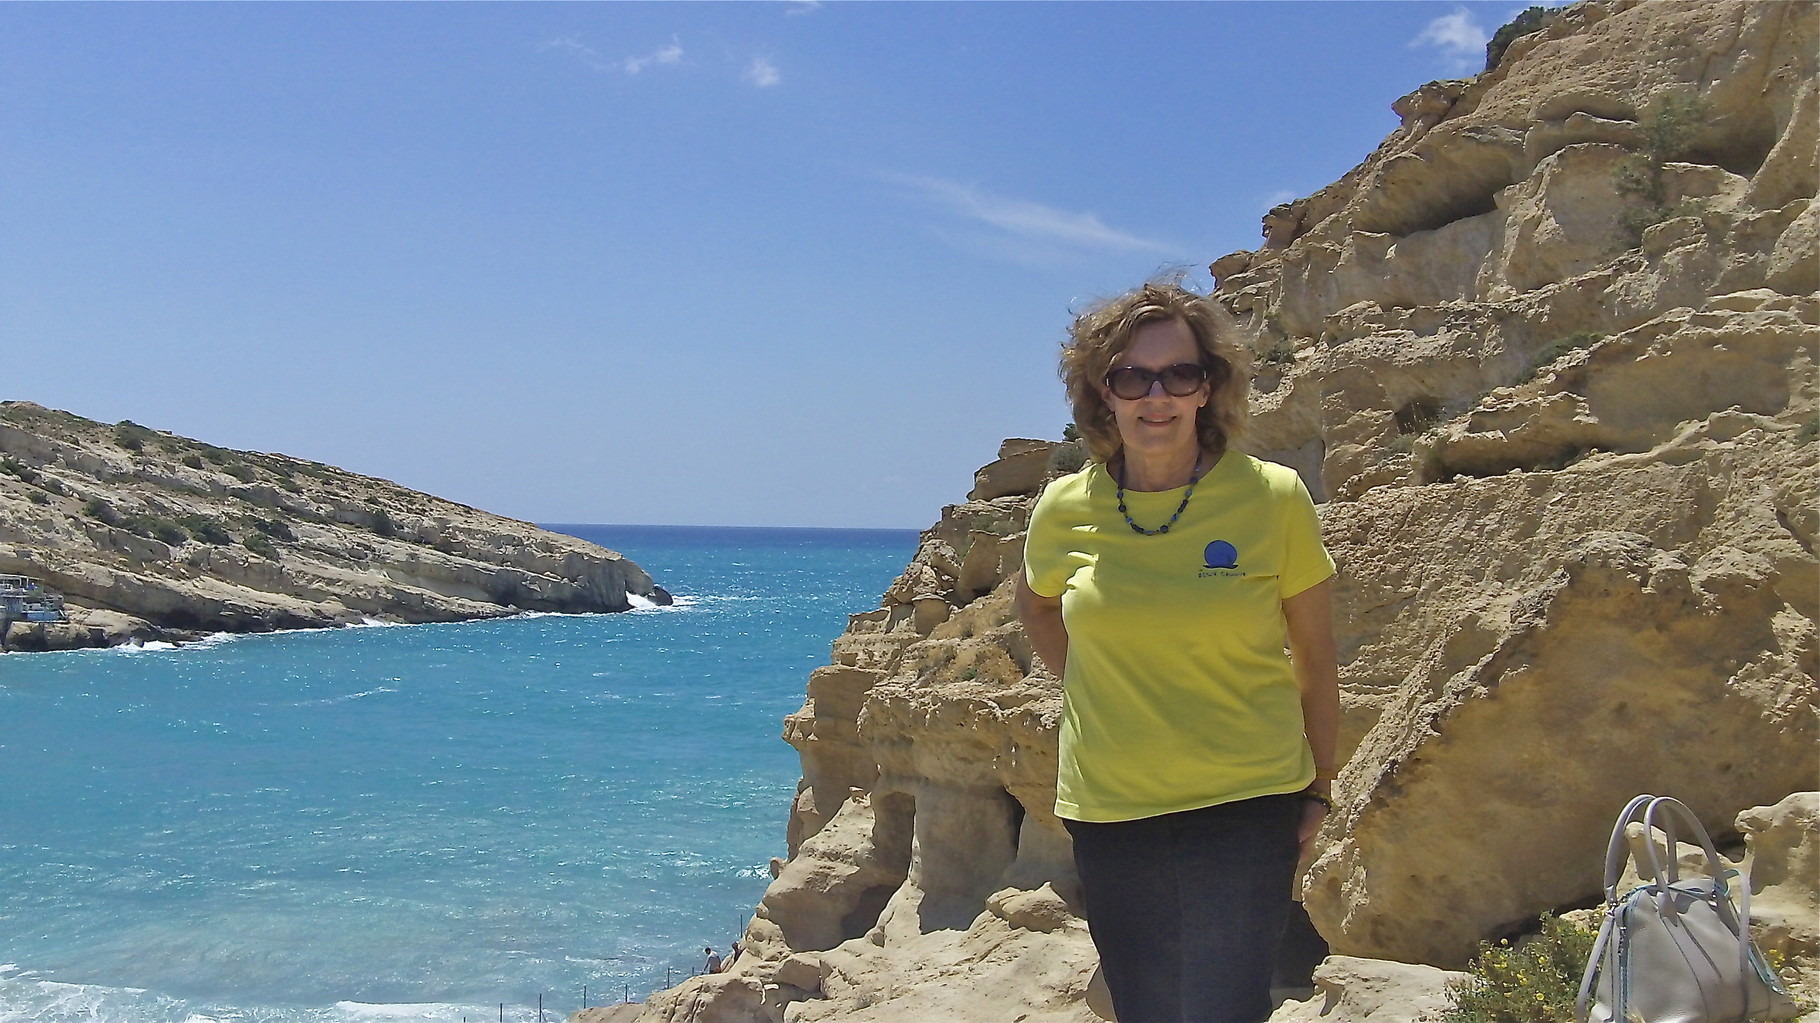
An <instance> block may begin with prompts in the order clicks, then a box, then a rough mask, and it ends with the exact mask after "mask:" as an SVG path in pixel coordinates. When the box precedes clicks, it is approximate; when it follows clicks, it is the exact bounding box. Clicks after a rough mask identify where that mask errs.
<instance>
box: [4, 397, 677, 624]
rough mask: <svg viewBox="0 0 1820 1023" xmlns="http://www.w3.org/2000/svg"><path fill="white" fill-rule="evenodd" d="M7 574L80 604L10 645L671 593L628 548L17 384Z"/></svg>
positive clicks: (9, 425)
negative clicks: (33, 396) (68, 407)
mask: <svg viewBox="0 0 1820 1023" xmlns="http://www.w3.org/2000/svg"><path fill="white" fill-rule="evenodd" d="M0 573H18V574H24V575H30V576H36V577H37V578H39V579H42V580H43V581H44V582H45V584H46V585H47V586H48V587H50V588H51V589H53V590H56V591H58V592H61V593H62V594H63V595H64V596H65V597H67V598H68V600H69V603H70V611H71V613H70V618H71V622H70V624H68V625H41V624H36V623H23V622H16V623H13V625H12V626H11V628H10V629H9V630H8V633H7V635H6V637H5V638H6V641H7V646H9V647H10V648H11V649H45V648H48V647H59V646H84V645H97V644H104V643H116V642H122V641H124V640H126V639H128V638H152V637H156V636H165V635H174V636H183V635H191V634H195V633H198V632H214V631H223V632H247V631H267V630H271V629H278V628H308V627H313V626H326V625H345V624H349V623H354V622H359V621H361V620H362V619H367V618H372V619H379V620H384V621H397V622H433V621H454V620H459V619H467V618H487V617H496V616H500V615H508V614H515V613H518V612H520V611H623V610H625V609H627V608H628V607H629V606H630V603H629V599H630V597H631V596H637V597H640V598H643V599H647V600H651V601H653V602H658V603H667V602H668V600H669V598H668V596H667V595H666V594H665V593H664V592H663V590H662V589H661V588H659V587H658V586H657V585H656V584H654V583H653V582H652V581H651V577H650V576H649V575H647V574H645V572H644V571H643V570H642V569H640V568H639V567H638V566H637V565H635V564H633V563H632V562H630V561H628V560H626V559H625V558H622V557H620V556H619V555H618V554H616V553H614V552H612V551H608V550H603V549H602V548H600V547H597V546H595V545H593V544H591V543H587V542H586V541H583V540H578V539H575V538H573V537H568V536H563V535H560V534H557V533H550V532H546V531H544V530H541V529H538V528H537V527H535V526H533V525H531V524H529V523H526V522H519V521H516V520H513V519H508V518H505V517H503V516H499V515H493V514H489V513H487V512H483V511H479V510H476V509H474V508H469V507H467V506H465V505H459V504H456V503H454V502H452V501H445V500H442V499H440V498H436V497H431V496H430V495H428V494H420V493H417V492H416V491H412V490H407V489H405V488H403V487H400V486H398V485H397V484H394V483H391V482H388V481H386V480H379V479H373V478H371V477H367V476H359V475H356V474H354V473H351V472H346V471H344V470H341V469H337V468H334V467H332V466H328V465H323V464H321V463H318V462H310V461H305V460H303V459H298V458H291V457H288V456H285V455H269V454H261V453H258V452H251V451H230V450H227V449H225V448H218V447H214V446H212V445H209V444H203V443H200V442H197V441H193V440H188V439H186V438H183V437H177V436H174V435H172V434H169V433H162V432H159V431H155V430H150V429H147V428H145V427H142V426H138V425H136V424H133V423H120V424H117V425H114V426H108V425H105V424H102V423H97V422H94V421H92V420H88V419H84V418H82V417H81V416H76V415H71V414H69V413H67V412H57V411H53V410H50V409H45V408H42V407H40V406H37V405H34V404H31V403H29V402H21V401H12V402H4V403H0Z"/></svg>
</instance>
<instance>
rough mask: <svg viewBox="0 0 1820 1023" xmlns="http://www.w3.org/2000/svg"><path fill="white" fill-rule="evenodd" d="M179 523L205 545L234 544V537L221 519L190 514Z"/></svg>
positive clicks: (181, 518)
mask: <svg viewBox="0 0 1820 1023" xmlns="http://www.w3.org/2000/svg"><path fill="white" fill-rule="evenodd" d="M177 521H178V523H180V524H181V525H182V526H183V528H185V529H187V530H189V531H190V535H191V536H193V537H195V538H196V539H198V540H200V541H202V542H203V543H210V544H230V543H233V542H234V535H233V534H232V533H229V532H228V529H227V526H225V525H223V524H222V522H221V520H220V519H217V518H214V517H212V516H208V515H201V514H198V513H196V512H190V513H188V514H186V515H182V516H180V517H179V518H178V519H177Z"/></svg>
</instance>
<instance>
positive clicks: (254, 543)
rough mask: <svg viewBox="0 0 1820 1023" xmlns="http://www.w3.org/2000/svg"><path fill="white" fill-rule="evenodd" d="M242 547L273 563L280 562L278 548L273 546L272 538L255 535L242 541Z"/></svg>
mask: <svg viewBox="0 0 1820 1023" xmlns="http://www.w3.org/2000/svg"><path fill="white" fill-rule="evenodd" d="M240 545H241V546H242V547H245V548H246V549H247V550H249V551H252V552H253V553H254V554H257V555H259V556H260V557H262V558H267V559H270V560H272V561H277V560H278V548H276V547H274V546H272V541H271V538H270V537H267V536H266V535H265V534H263V533H254V534H253V535H252V536H249V537H247V538H246V539H244V540H242V541H240Z"/></svg>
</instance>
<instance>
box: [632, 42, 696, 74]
mask: <svg viewBox="0 0 1820 1023" xmlns="http://www.w3.org/2000/svg"><path fill="white" fill-rule="evenodd" d="M682 58H683V48H682V46H681V44H679V43H675V42H672V43H671V44H670V45H668V46H664V47H660V48H658V49H656V50H653V51H651V52H650V53H647V54H645V55H644V56H642V57H627V58H626V59H625V60H623V61H620V63H619V69H620V70H621V71H624V72H625V73H626V74H628V75H635V74H638V73H639V72H640V71H643V70H644V69H645V68H648V67H650V66H651V65H653V64H674V63H676V62H678V61H680V60H682Z"/></svg>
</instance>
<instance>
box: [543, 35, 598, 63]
mask: <svg viewBox="0 0 1820 1023" xmlns="http://www.w3.org/2000/svg"><path fill="white" fill-rule="evenodd" d="M537 48H538V49H540V50H561V51H563V52H564V53H572V54H574V55H575V56H576V57H577V58H579V59H580V60H581V61H582V62H583V63H585V64H587V65H588V66H589V67H590V68H593V69H594V70H596V71H607V70H611V68H612V65H610V64H608V63H606V62H605V61H602V60H601V59H600V54H599V53H597V52H596V51H595V50H594V48H593V47H592V46H589V45H587V44H586V43H583V42H582V41H581V39H580V38H578V37H576V36H558V37H557V38H555V39H546V40H544V42H543V43H542V45H540V46H538V47H537Z"/></svg>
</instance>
